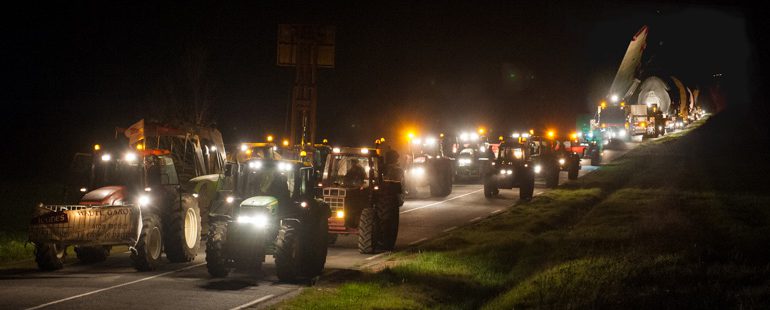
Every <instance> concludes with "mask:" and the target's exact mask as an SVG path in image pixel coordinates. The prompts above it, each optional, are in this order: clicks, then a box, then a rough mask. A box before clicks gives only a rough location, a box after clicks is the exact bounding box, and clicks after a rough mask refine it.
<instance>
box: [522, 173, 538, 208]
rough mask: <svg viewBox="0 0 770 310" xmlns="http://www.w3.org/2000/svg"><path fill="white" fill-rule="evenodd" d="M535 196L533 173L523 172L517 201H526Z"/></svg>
mask: <svg viewBox="0 0 770 310" xmlns="http://www.w3.org/2000/svg"><path fill="white" fill-rule="evenodd" d="M534 194H535V172H534V171H532V170H531V169H525V170H524V177H523V178H522V180H521V185H520V186H519V199H521V200H524V201H528V200H531V199H532V197H533V196H534Z"/></svg>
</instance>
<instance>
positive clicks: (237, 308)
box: [230, 294, 275, 310]
mask: <svg viewBox="0 0 770 310" xmlns="http://www.w3.org/2000/svg"><path fill="white" fill-rule="evenodd" d="M274 296H275V295H273V294H270V295H267V296H264V297H262V298H258V299H256V300H254V301H251V302H249V303H247V304H243V305H240V306H238V307H235V308H232V309H230V310H240V309H245V308H248V307H251V306H253V305H256V304H258V303H261V302H263V301H265V300H268V299H270V298H273V297H274Z"/></svg>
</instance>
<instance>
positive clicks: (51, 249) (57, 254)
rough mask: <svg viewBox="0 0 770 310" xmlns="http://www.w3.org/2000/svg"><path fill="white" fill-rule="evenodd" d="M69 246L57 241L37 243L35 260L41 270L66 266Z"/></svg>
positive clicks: (51, 269)
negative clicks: (65, 261)
mask: <svg viewBox="0 0 770 310" xmlns="http://www.w3.org/2000/svg"><path fill="white" fill-rule="evenodd" d="M66 257H67V247H66V246H63V245H59V244H56V243H35V262H36V263H37V267H38V268H40V270H44V271H53V270H59V269H62V268H63V267H64V258H66Z"/></svg>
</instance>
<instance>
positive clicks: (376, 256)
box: [365, 252, 390, 260]
mask: <svg viewBox="0 0 770 310" xmlns="http://www.w3.org/2000/svg"><path fill="white" fill-rule="evenodd" d="M385 254H390V252H385V253H380V254H377V255H373V256H369V257H367V258H365V259H366V260H373V259H375V258H378V257H380V256H383V255H385Z"/></svg>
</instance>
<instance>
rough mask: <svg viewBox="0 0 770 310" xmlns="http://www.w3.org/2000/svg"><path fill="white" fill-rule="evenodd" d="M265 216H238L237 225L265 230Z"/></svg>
mask: <svg viewBox="0 0 770 310" xmlns="http://www.w3.org/2000/svg"><path fill="white" fill-rule="evenodd" d="M267 222H268V221H267V215H264V214H253V215H239V216H238V223H239V224H252V225H254V226H255V227H257V228H265V227H267Z"/></svg>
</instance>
